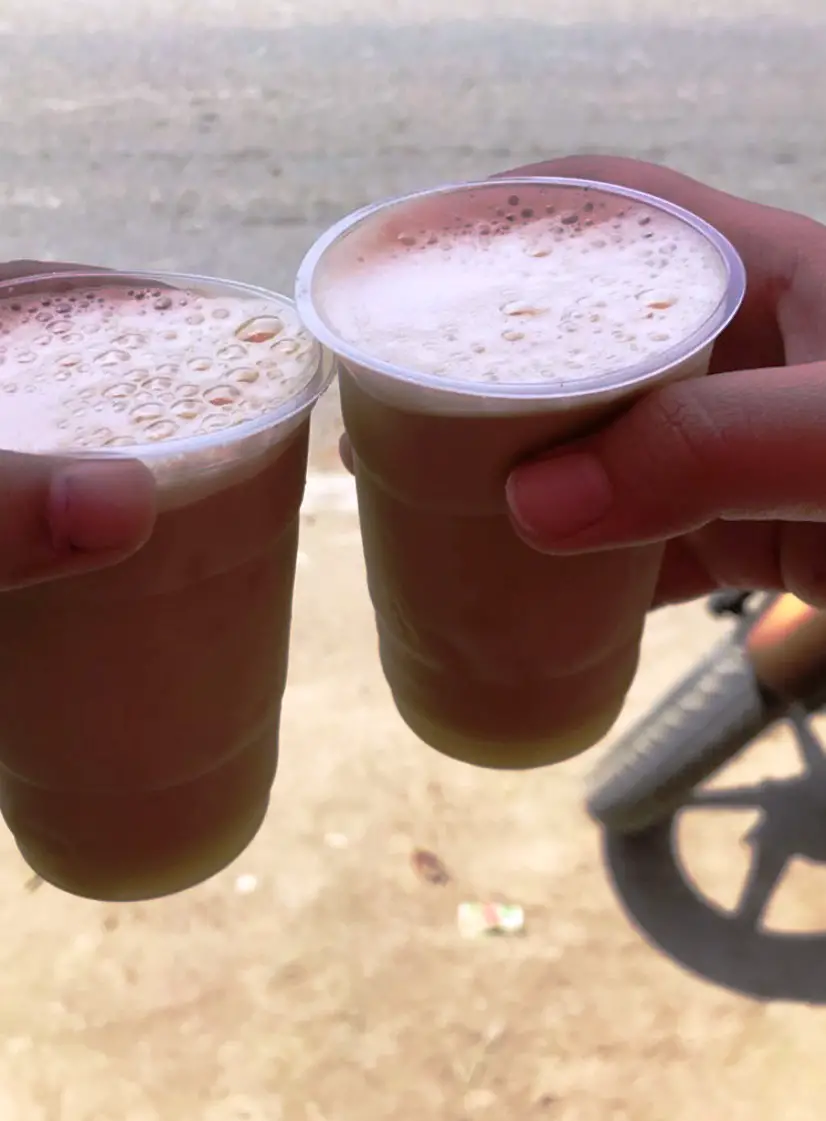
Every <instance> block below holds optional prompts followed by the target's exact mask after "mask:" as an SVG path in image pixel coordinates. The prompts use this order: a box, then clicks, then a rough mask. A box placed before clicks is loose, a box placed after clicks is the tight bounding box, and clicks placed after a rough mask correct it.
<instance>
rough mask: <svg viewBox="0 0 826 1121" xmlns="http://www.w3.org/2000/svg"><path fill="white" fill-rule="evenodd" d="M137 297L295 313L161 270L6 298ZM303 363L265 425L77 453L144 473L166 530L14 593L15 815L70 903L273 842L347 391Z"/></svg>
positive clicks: (6, 626)
mask: <svg viewBox="0 0 826 1121" xmlns="http://www.w3.org/2000/svg"><path fill="white" fill-rule="evenodd" d="M121 284H125V285H131V286H136V287H138V288H150V289H151V288H152V287H153V286H157V287H158V288H162V289H164V291H165V292H167V291H168V292H170V293H174V292H175V291H176V290H186V291H190V292H192V291H196V292H198V293H200V294H202V295H206V296H216V297H220V296H224V297H227V296H228V297H232V298H233V300H256V301H261V300H262V299H263V300H266V301H267V306H268V309H269V307H270V306H271V308H272V313H273V314H274V315H277V314H278V312H279V310H282V309H285V308H287V307H288V306H289V307H291V306H292V305H291V302H290V301H289V300H286V299H285V298H284V297H283V296H279V295H276V294H274V293H270V292H266V291H264V290H262V289H258V288H253V287H251V286H248V285H243V284H235V283H230V282H227V281H223V280H213V279H208V278H204V277H198V276H184V275H170V274H161V273H159V274H155V273H129V274H113V273H106V274H102V273H99V272H89V273H82V272H74V273H60V274H53V275H50V276H45V277H33V278H26V279H24V280H17V281H12V282H9V283H6V284H3V285H0V298H3V297H10V296H16V295H19V296H23V295H27V294H32V293H34V292H43V293H44V295H46V294H48V295H58V294H71V293H72V292H73V291H76V290H77V289H79V288H82V289H84V290H88V289H92V288H95V287H98V286H101V285H103V286H106V287H108V288H110V289H111V287H112V286H113V285H121ZM259 306H260V305H259V304H256V308H258V307H259ZM293 314H294V313H293ZM6 341H7V342H8V341H9V340H8V339H7V340H6ZM306 363H307V365H306V366H304V368H303V369H304V372H305V373H308V374H309V381H307V380H306V379H305V381H304V384H302V387H301V388H300V389H298V390H297V391H296V392H295V393H294V394H293V395H292V396H291V397H290V398H289V399H288V400H286V401H283V403H281V404H279V405H278V407H276V408H274V409H273V410H272V411H271V412H268V413H265V414H263V415H258V416H257V417H256V418H255V419H251V420H246V421H244V422H243V423H240V424H236V425H235V426H233V427H230V428H224V429H222V430H220V431H215V432H211V433H206V434H204V435H198V436H195V437H190V438H186V439H170V440H167V441H165V442H159V443H154V444H141V445H139V446H134V447H129V448H122V449H119V451H112V452H107V451H106V450H94V451H86V452H80V451H78V452H70V453H68V454H69V455H75V456H77V457H81V456H91V457H92V458H95V459H100V458H103V457H105V456H107V455H111V456H116V455H118V454H121V455H129V456H130V457H134V458H138V459H140V460H142V461H143V462H144V463H146V464H147V465H148V466H149V467H150V469H151V470H152V471H153V473H154V475H155V478H156V482H157V487H158V500H159V515H158V519H157V524H156V526H155V529H154V532H153V533H152V536H151V538H150V540H149V541H148V542H147V544H146V545H145V546H144V547H143V548H142V549H141V550H140V551H139V552H138V553H136V554H135V555H134V556H133V557H131V558H129V559H127V560H126V561H124V562H123V563H121V564H119V565H117V566H115V567H113V568H110V569H105V570H102V571H99V572H92V573H88V574H84V575H79V576H74V577H70V578H67V579H62V580H56V581H53V582H50V583H45V584H39V585H34V586H31V587H27V588H24V589H22V590H14V591H7V592H4V593H2V594H0V650H2V654H0V808H2V813H3V816H4V818H5V820H6V822H7V824H8V825H9V827H10V828H11V830H12V832H13V833H14V836H15V839H16V841H17V844H18V846H19V848H20V850H21V852H22V854H23V856H24V857H25V858H26V860H27V861H28V863H29V864H30V865H31V867H32V868H33V869H34V870H35V872H37V873H39V874H40V875H41V876H42V877H43V878H44V879H46V880H48V881H50V882H51V883H53V884H55V885H57V886H58V887H61V888H63V889H65V890H66V891H69V892H72V893H74V894H77V895H82V896H88V897H92V898H97V899H110V900H126V899H140V898H149V897H154V896H159V895H164V894H168V893H170V892H174V891H179V890H181V889H183V888H187V887H190V886H192V885H194V884H196V883H198V882H200V881H202V880H204V879H206V878H208V877H209V876H211V875H213V874H214V873H215V872H217V871H218V870H220V869H221V868H222V867H224V866H225V865H226V864H228V863H229V862H230V861H231V860H233V859H234V858H235V857H236V856H237V855H238V854H239V853H240V852H241V851H242V850H243V849H244V848H245V846H246V845H247V844H248V843H249V841H250V840H251V839H252V838H253V837H254V836H255V834H256V832H257V831H258V828H259V826H260V825H261V822H262V820H263V818H264V815H265V812H266V810H267V805H268V800H269V792H270V786H271V783H272V780H273V778H274V775H275V770H276V763H277V758H278V729H279V718H280V710H281V700H282V695H283V692H284V686H285V677H286V672H287V656H288V645H289V633H290V615H291V608H292V592H293V577H294V571H295V563H296V552H297V539H298V519H299V506H300V503H301V499H302V495H303V490H304V483H305V475H306V464H307V445H308V432H309V421H310V413H311V410H312V407H313V405H314V403H315V402H316V400H317V399H318V397H319V396H320V394H321V393H322V392H323V390H324V389H325V387H326V385H327V383H328V382H329V380H330V376H331V369H330V365H331V363H330V362H329V360H327V359H325V358H323V352H322V350H321V348H320V347H319V346H318V345H317V344H316V343H315V342H311V345H310V349H309V351H308V353H307V355H306ZM55 454H58V453H55ZM59 454H60V455H61V456H65V455H66V454H67V453H65V452H64V451H63V450H61V451H60V452H59Z"/></svg>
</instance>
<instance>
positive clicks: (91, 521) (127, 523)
mask: <svg viewBox="0 0 826 1121" xmlns="http://www.w3.org/2000/svg"><path fill="white" fill-rule="evenodd" d="M49 499H50V501H49V526H50V529H51V533H52V541H53V544H54V547H55V549H57V550H58V551H63V552H65V551H67V550H69V549H77V550H80V551H82V552H108V551H114V550H123V549H132V548H136V547H137V546H138V545H139V544H141V543H142V541H143V540H145V538H146V536H147V535H148V533H149V532H150V530H151V524H152V520H153V517H154V486H153V482H152V477H151V475H150V474H149V472H148V471H147V469H146V467H144V465H143V464H141V463H138V462H135V461H131V460H130V461H128V462H126V461H124V462H123V463H117V462H114V461H111V462H105V463H104V462H87V463H77V464H72V465H71V466H70V467H64V468H61V469H60V470H59V471H58V472H57V474H56V475H55V476H54V478H53V480H52V485H51V490H50V495H49Z"/></svg>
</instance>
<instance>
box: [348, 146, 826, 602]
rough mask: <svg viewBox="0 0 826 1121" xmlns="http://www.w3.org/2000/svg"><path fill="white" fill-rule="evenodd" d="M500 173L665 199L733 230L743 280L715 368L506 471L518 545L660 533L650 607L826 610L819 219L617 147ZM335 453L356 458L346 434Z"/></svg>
mask: <svg viewBox="0 0 826 1121" xmlns="http://www.w3.org/2000/svg"><path fill="white" fill-rule="evenodd" d="M501 174H502V175H503V176H519V175H548V176H566V177H571V178H582V179H591V180H595V181H597V182H610V183H616V184H619V185H624V186H627V187H633V188H635V189H637V190H642V191H647V192H649V193H650V194H653V195H658V196H660V197H662V198H666V199H669V200H671V201H672V202H675V203H678V204H679V205H681V206H683V207H686V208H687V209H688V210H691V211H693V212H694V213H695V214H698V215H699V216H700V217H702V218H704V219H705V220H706V221H707V222H710V223H711V224H712V225H713V226H715V227H716V228H717V229H719V230H720V231H721V232H722V233H723V234H725V235H726V236H727V237H728V238H729V240H730V241H731V242H732V243H733V244H734V246H735V248H736V249H737V250H738V252H739V253H740V255H741V257H742V258H743V261H744V263H745V266H746V271H747V274H748V291H747V294H746V299H745V301H744V303H743V305H742V307H741V309H740V311H739V313H738V314H737V316H736V317H735V319H734V321H733V322H732V324H731V325H730V326H729V327H728V328H727V330H726V331H725V332H724V333H723V334H722V335H721V337H720V338H719V340H718V341H717V344H716V346H715V348H714V353H713V356H712V364H711V371H712V373H713V374H715V375H716V376H714V377H708V378H703V379H696V380H693V381H686V382H679V383H675V384H670V385H666V386H664V387H662V388H661V389H657V390H654V391H652V392H651V393H649V394H648V395H647V396H646V397H645V398H643V399H642V400H640V401H639V402H638V403H637V404H636V405H634V406H633V408H631V409H630V410H628V411H627V412H625V413H624V414H623V415H621V416H619V417H618V418H617V419H616V420H614V421H613V422H612V423H611V424H609V425H607V426H605V427H604V428H603V429H602V430H601V431H599V432H598V433H597V434H595V435H592V436H589V437H587V438H585V439H583V440H579V441H575V442H573V443H569V444H567V445H562V446H560V447H559V448H557V449H556V450H555V451H554V453H553V454H551V455H546V456H543V457H541V458H540V459H538V460H536V461H535V462H532V463H530V462H528V463H525V464H523V465H521V466H520V467H519V468H517V469H516V470H515V471H514V472H513V474H512V475H511V478H510V480H509V483H508V501H509V505H510V509H511V513H512V517H513V520H514V525H515V527H516V528H517V531H518V532H519V533H520V534H521V536H522V537H523V539H524V540H525V541H526V542H528V543H529V544H530V545H532V546H533V547H534V548H536V549H538V550H540V551H542V552H547V553H550V554H555V555H559V556H575V555H578V554H583V553H593V552H598V551H600V550H602V549H614V548H616V547H618V546H625V545H638V544H642V543H650V542H662V543H663V544H664V551H663V559H662V563H661V567H660V573H659V579H658V582H657V586H656V590H655V593H654V596H653V598H652V603H651V606H652V607H656V606H659V605H661V604H665V603H675V602H681V601H685V600H690V599H694V598H697V597H699V596H703V595H706V594H708V593H709V592H710V591H713V590H714V589H715V588H719V587H741V588H764V589H767V590H785V591H789V592H792V593H794V594H795V595H797V596H799V597H800V598H801V599H803V600H805V601H806V602H808V603H811V604H815V605H817V606H824V607H826V526H825V525H824V522H826V441H824V439H823V433H824V431H826V227H824V226H823V225H821V224H820V223H818V222H816V221H814V220H813V219H811V218H808V217H806V216H805V215H801V214H796V213H793V212H791V211H785V210H779V209H777V208H774V207H769V206H763V205H759V204H757V203H753V202H749V201H748V200H746V199H742V198H738V197H736V196H734V195H731V194H727V193H725V192H722V191H718V190H716V189H714V188H713V187H710V186H708V185H706V184H704V183H700V182H698V181H697V180H694V179H691V178H689V177H688V176H686V175H682V174H680V173H679V172H676V171H673V170H672V169H670V168H666V167H661V166H659V165H656V164H651V163H646V162H643V161H639V160H632V159H627V158H624V157H619V156H598V155H595V156H590V155H589V156H567V157H563V158H561V159H555V160H548V161H544V162H542V163H536V164H530V165H528V166H525V167H519V168H513V169H509V170H508V171H505V172H502V173H501ZM342 458H343V460H344V463H345V465H350V464H351V452H350V449H349V446H348V443H347V439H346V437H345V438H344V439H343V440H342Z"/></svg>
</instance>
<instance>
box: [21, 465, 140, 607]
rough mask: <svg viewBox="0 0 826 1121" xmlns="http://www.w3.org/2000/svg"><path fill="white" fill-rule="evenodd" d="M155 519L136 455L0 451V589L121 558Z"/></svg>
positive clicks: (133, 550)
mask: <svg viewBox="0 0 826 1121" xmlns="http://www.w3.org/2000/svg"><path fill="white" fill-rule="evenodd" d="M154 519H155V486H154V480H153V478H152V475H151V473H150V471H149V470H148V468H147V467H145V466H144V465H143V464H142V463H140V462H138V461H137V460H130V459H123V460H115V459H111V460H103V459H101V460H60V459H54V458H51V457H47V456H31V455H22V454H18V453H16V452H0V589H9V588H14V587H19V586H21V585H25V584H32V583H37V582H40V581H43V580H51V579H54V578H56V577H59V576H69V575H72V574H75V573H80V572H86V571H89V570H91V569H95V568H103V567H105V566H106V565H110V564H114V563H116V562H117V561H119V560H123V559H124V558H125V557H127V556H129V555H130V554H131V553H133V552H135V551H136V550H137V549H139V548H140V547H141V545H143V544H144V543H145V541H146V540H147V538H148V537H149V535H150V533H151V532H152V526H153V523H154Z"/></svg>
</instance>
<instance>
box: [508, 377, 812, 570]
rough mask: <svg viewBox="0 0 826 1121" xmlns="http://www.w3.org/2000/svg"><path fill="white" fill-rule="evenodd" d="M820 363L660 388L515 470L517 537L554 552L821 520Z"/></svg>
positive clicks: (511, 492)
mask: <svg viewBox="0 0 826 1121" xmlns="http://www.w3.org/2000/svg"><path fill="white" fill-rule="evenodd" d="M824 432H826V362H817V363H811V364H809V365H804V366H796V367H781V368H778V369H764V370H751V371H741V372H737V373H730V374H717V375H715V376H713V377H707V378H699V379H697V380H694V381H685V382H680V383H677V384H672V385H668V386H665V387H663V388H662V389H660V390H657V391H655V392H653V393H651V394H650V395H649V396H646V397H644V398H642V399H641V400H640V401H638V402H637V403H636V404H635V405H633V406H632V407H631V408H630V409H629V411H628V412H626V413H624V414H623V415H622V416H620V417H619V419H617V420H615V421H614V422H612V423H611V424H609V425H608V426H607V427H606V428H604V429H603V430H602V431H600V432H598V433H596V434H595V435H593V436H590V437H587V438H585V439H583V440H578V441H575V442H573V443H571V444H568V445H566V446H564V447H561V448H559V449H558V450H554V451H552V452H551V453H549V454H548V455H547V456H545V457H543V458H541V459H538V460H535V461H534V462H533V463H529V464H524V465H522V466H519V467H517V468H516V469H515V470H514V471H513V472H512V473H511V476H510V478H509V480H508V487H507V494H508V503H509V506H510V510H511V514H512V517H513V520H514V523H515V525H516V528H517V530H518V532H519V533H520V535H521V536H522V537H524V538H525V540H526V541H528V543H529V544H532V545H533V546H534V547H535V548H537V549H540V550H541V551H544V552H549V553H576V552H587V551H591V550H598V549H604V548H609V547H613V546H617V545H630V544H636V543H643V542H647V541H659V540H664V539H667V538H669V537H675V536H678V535H680V534H683V533H687V532H689V531H691V530H694V529H697V528H699V527H700V526H702V525H705V524H706V523H707V522H710V521H713V520H714V519H716V518H723V519H742V520H764V519H781V520H788V521H792V520H798V521H799V520H803V521H826V439H824Z"/></svg>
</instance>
